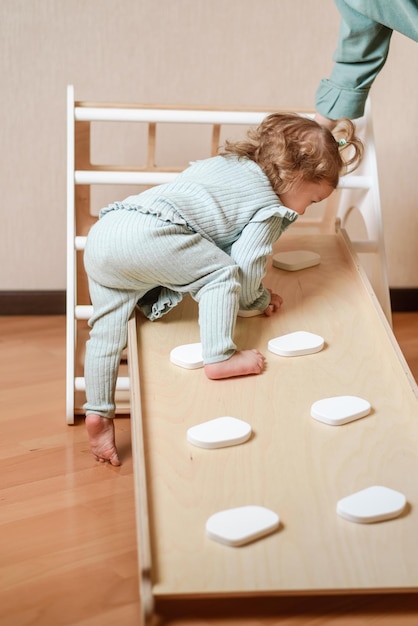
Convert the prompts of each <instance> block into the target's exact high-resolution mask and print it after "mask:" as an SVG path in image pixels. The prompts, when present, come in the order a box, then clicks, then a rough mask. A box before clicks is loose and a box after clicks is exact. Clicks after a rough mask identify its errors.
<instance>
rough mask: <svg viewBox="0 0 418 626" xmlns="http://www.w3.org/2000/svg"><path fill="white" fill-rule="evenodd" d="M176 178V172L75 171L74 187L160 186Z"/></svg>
mask: <svg viewBox="0 0 418 626" xmlns="http://www.w3.org/2000/svg"><path fill="white" fill-rule="evenodd" d="M176 176H178V173H177V172H127V171H121V172H118V171H111V170H109V171H107V170H100V171H99V170H76V171H75V172H74V181H75V183H76V185H161V184H162V183H169V182H170V181H172V180H174V179H175V178H176Z"/></svg>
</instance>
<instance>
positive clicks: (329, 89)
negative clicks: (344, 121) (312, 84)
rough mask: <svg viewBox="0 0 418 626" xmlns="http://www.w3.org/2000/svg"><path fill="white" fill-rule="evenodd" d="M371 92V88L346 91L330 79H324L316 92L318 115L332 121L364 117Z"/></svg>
mask: <svg viewBox="0 0 418 626" xmlns="http://www.w3.org/2000/svg"><path fill="white" fill-rule="evenodd" d="M369 90H370V87H363V88H360V89H359V88H357V89H344V88H343V87H339V86H338V85H334V84H333V83H332V82H331V81H330V80H328V79H323V80H321V82H320V83H319V86H318V89H317V91H316V96H315V108H316V110H317V111H318V113H320V114H321V115H323V116H324V117H328V118H329V119H331V120H338V119H340V118H342V117H348V118H349V119H351V120H355V119H356V118H358V117H362V115H364V108H365V105H366V100H367V96H368V95H369Z"/></svg>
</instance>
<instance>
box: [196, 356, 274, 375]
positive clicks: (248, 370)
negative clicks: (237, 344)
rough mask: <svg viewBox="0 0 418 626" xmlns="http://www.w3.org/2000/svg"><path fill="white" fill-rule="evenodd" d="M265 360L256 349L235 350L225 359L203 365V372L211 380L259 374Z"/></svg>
mask: <svg viewBox="0 0 418 626" xmlns="http://www.w3.org/2000/svg"><path fill="white" fill-rule="evenodd" d="M265 360H266V359H265V357H264V356H263V355H262V354H261V352H259V351H258V350H241V351H238V352H235V353H234V354H233V355H232V356H231V358H230V359H227V360H226V361H220V362H219V363H209V364H208V365H205V374H206V376H207V377H208V378H210V379H211V380H217V379H219V378H232V377H234V376H247V375H248V374H261V372H262V371H263V369H264V363H265Z"/></svg>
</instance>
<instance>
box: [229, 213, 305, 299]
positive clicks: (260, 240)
mask: <svg viewBox="0 0 418 626" xmlns="http://www.w3.org/2000/svg"><path fill="white" fill-rule="evenodd" d="M297 215H298V214H297V213H295V211H292V210H290V209H287V208H286V207H283V206H279V207H276V208H275V209H274V211H272V210H271V209H270V210H269V209H265V210H261V211H259V212H258V213H256V215H255V216H254V217H253V219H252V220H251V221H250V222H249V223H248V224H247V225H246V226H245V228H244V229H243V231H242V233H241V236H240V237H239V239H237V241H236V242H235V243H234V244H233V245H232V247H231V251H230V255H231V257H232V258H233V260H234V261H235V263H236V264H237V265H238V266H239V275H240V283H241V297H240V308H241V309H244V310H256V309H257V310H260V311H264V310H265V309H266V308H267V307H268V305H269V303H270V293H269V291H268V290H267V289H266V288H265V287H264V285H263V283H262V280H263V278H264V276H265V274H266V264H267V257H268V255H269V254H271V253H272V251H273V244H274V242H275V241H277V239H278V238H279V237H280V235H281V234H282V233H283V232H284V231H285V230H286V228H287V227H288V226H289V225H290V224H291V223H292V222H293V221H294V220H295V219H296V218H297Z"/></svg>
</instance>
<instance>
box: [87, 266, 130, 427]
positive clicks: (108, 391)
mask: <svg viewBox="0 0 418 626" xmlns="http://www.w3.org/2000/svg"><path fill="white" fill-rule="evenodd" d="M89 288H90V294H91V299H92V302H93V307H94V315H93V317H92V318H91V320H90V321H89V324H90V325H91V326H92V329H91V331H90V338H89V340H88V341H87V344H86V357H85V362H84V378H85V381H86V398H87V402H86V404H85V405H84V409H85V410H86V414H88V413H96V414H98V415H101V416H103V417H109V418H112V417H113V416H114V413H115V399H114V398H115V387H116V378H117V374H118V369H119V364H120V359H121V355H122V351H123V349H124V348H125V346H126V343H127V330H128V320H129V318H130V316H131V314H132V311H133V310H134V308H135V305H136V303H137V300H138V294H137V293H136V292H133V291H123V290H119V289H110V288H108V287H103V286H102V285H99V284H98V283H96V282H95V281H94V280H92V279H91V278H89Z"/></svg>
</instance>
